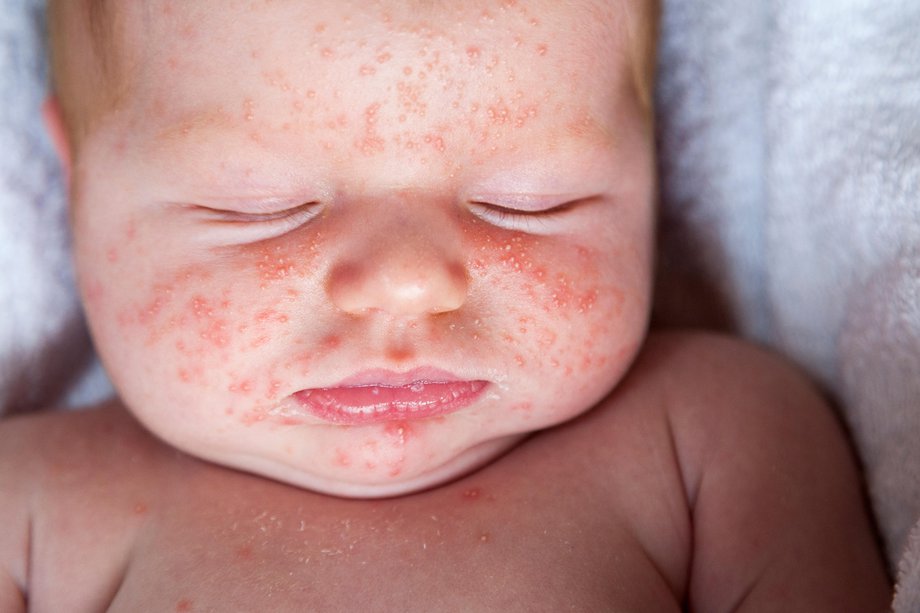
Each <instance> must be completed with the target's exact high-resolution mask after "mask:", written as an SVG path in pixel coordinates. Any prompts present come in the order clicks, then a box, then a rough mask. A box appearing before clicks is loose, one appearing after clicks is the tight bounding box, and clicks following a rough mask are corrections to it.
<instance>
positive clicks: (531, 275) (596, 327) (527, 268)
mask: <svg viewBox="0 0 920 613" xmlns="http://www.w3.org/2000/svg"><path fill="white" fill-rule="evenodd" d="M471 235H472V236H473V237H474V239H473V242H474V243H475V245H474V246H473V249H472V253H474V254H475V255H474V256H473V258H472V259H471V263H470V270H471V271H472V273H473V275H474V277H475V278H476V279H477V281H478V282H479V283H480V284H481V286H482V287H483V291H485V292H490V293H491V294H492V295H493V296H495V297H496V300H497V301H498V302H500V303H501V306H502V307H503V309H502V310H503V313H504V314H503V316H502V317H501V318H500V321H502V324H503V325H502V326H501V327H500V328H499V329H497V330H496V333H497V334H498V335H499V340H500V342H501V343H502V345H503V346H504V347H505V349H506V351H507V353H508V354H509V355H511V356H513V357H512V360H513V362H514V364H516V365H517V366H519V367H521V368H526V369H536V370H539V371H541V372H546V373H548V374H550V375H551V376H559V375H562V376H566V377H571V376H572V375H573V374H578V375H588V376H591V375H592V374H593V373H594V372H597V371H603V370H604V369H605V368H607V367H609V365H610V362H611V360H612V359H613V358H614V357H615V356H616V355H618V354H619V352H620V351H621V350H622V347H621V346H619V340H620V339H619V338H618V337H619V336H621V335H619V334H617V333H618V332H623V330H622V326H623V323H624V319H623V314H624V310H625V309H626V308H627V306H628V303H629V301H630V300H631V297H630V295H629V294H630V288H628V287H623V286H621V285H620V283H619V281H620V280H618V279H615V278H612V277H611V275H610V274H606V273H605V271H606V270H609V267H605V266H604V265H603V264H604V262H603V260H602V258H604V257H612V256H611V255H603V254H600V253H598V252H597V251H596V250H592V249H589V248H586V247H577V246H570V245H567V246H562V247H558V246H556V247H551V246H548V241H547V240H546V239H544V238H541V237H535V236H529V235H524V234H519V233H509V232H497V231H494V230H491V231H479V232H477V233H476V234H475V235H473V234H472V233H471ZM623 336H628V335H623ZM624 340H625V339H624Z"/></svg>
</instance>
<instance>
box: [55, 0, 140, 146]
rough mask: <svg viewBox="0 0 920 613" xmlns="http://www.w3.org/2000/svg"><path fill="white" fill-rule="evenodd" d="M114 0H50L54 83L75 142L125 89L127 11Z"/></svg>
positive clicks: (69, 130)
mask: <svg viewBox="0 0 920 613" xmlns="http://www.w3.org/2000/svg"><path fill="white" fill-rule="evenodd" d="M119 4H120V3H119V2H112V0H49V2H48V9H47V10H48V19H47V24H48V41H49V51H50V63H51V89H52V93H53V94H54V95H55V97H56V98H57V100H58V104H59V105H60V108H61V111H62V114H63V116H64V123H65V125H66V128H67V131H68V135H69V136H70V138H71V142H72V144H73V143H75V142H76V141H79V139H80V138H81V137H82V136H83V134H85V133H86V131H87V130H88V129H89V127H90V126H91V125H92V123H93V122H94V121H95V120H96V119H97V118H98V117H99V116H101V115H102V114H103V113H104V112H106V111H108V110H111V109H112V108H113V107H114V106H116V104H117V101H118V100H119V99H121V98H122V96H123V94H124V86H125V79H124V61H123V58H121V56H120V54H119V53H118V51H119V47H120V45H119V36H120V29H121V27H122V23H121V12H120V11H119V9H118V7H119Z"/></svg>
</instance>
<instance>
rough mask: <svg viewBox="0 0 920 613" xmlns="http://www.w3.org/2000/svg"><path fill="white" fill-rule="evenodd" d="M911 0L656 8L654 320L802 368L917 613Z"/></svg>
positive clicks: (918, 433) (916, 112)
mask: <svg viewBox="0 0 920 613" xmlns="http://www.w3.org/2000/svg"><path fill="white" fill-rule="evenodd" d="M918 33H920V3H918V2H915V1H914V0H900V1H897V0H887V1H883V2H878V1H874V0H835V1H834V2H830V1H827V0H772V1H769V2H768V1H766V0H761V1H759V2H744V3H739V2H731V1H730V0H711V1H709V2H685V1H683V0H673V1H672V2H666V8H665V17H664V32H663V38H662V56H661V62H660V64H661V74H660V79H659V117H660V128H659V133H660V143H661V159H662V164H661V167H662V190H663V192H662V195H663V200H664V209H663V213H662V217H663V218H662V239H661V281H660V288H661V291H660V293H659V299H658V300H659V305H658V316H659V319H660V320H663V321H666V322H702V323H707V324H711V325H717V326H725V327H728V328H729V329H733V330H737V331H739V332H741V333H742V334H744V335H747V336H749V337H751V338H753V339H757V340H760V341H762V342H764V343H766V344H769V345H771V346H773V347H775V348H777V349H779V350H780V351H782V352H783V353H785V354H787V355H789V356H790V357H792V358H793V359H795V360H796V361H798V362H799V363H800V364H801V365H802V366H804V367H805V368H807V369H808V370H809V371H810V372H811V373H812V375H813V376H815V378H816V379H818V380H819V381H820V382H821V383H823V385H824V386H825V389H826V390H827V391H828V393H829V394H831V395H832V397H833V398H834V399H835V400H836V401H837V402H838V403H839V405H840V407H841V410H842V415H843V416H844V418H845V421H846V423H847V424H848V425H849V427H850V429H851V431H852V434H853V438H854V440H855V442H856V444H857V447H858V451H859V454H860V457H861V459H862V462H863V465H864V468H865V474H866V479H867V482H868V485H869V492H870V495H871V499H872V503H873V508H874V510H875V513H876V516H877V519H878V521H879V526H880V529H881V533H882V537H883V540H884V543H885V546H886V553H887V556H888V559H889V561H890V563H891V566H892V570H893V571H895V570H896V569H897V565H898V560H901V565H900V572H901V574H902V575H903V577H902V580H901V589H900V591H899V600H898V602H897V610H898V611H899V612H903V613H916V612H917V611H920V533H917V537H916V538H914V539H913V541H912V545H911V548H908V540H907V537H908V534H909V532H910V530H911V527H912V526H913V525H914V524H915V523H916V522H917V520H918V518H920V36H918Z"/></svg>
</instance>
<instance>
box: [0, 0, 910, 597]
mask: <svg viewBox="0 0 920 613" xmlns="http://www.w3.org/2000/svg"><path fill="white" fill-rule="evenodd" d="M42 5H43V2H42V0H0V100H2V101H3V104H2V105H0V143H2V147H0V267H2V268H0V269H2V270H3V274H2V276H0V309H2V311H0V312H2V313H3V317H2V318H0V402H2V405H0V412H9V411H12V410H27V409H30V408H34V407H37V406H46V405H50V404H63V405H79V404H84V403H87V402H91V401H93V400H96V399H99V398H102V397H104V396H105V395H107V394H108V393H110V386H109V385H108V383H107V382H106V380H105V377H104V375H103V374H102V373H101V370H100V369H99V367H98V364H97V363H96V362H95V361H94V359H93V357H92V351H91V349H90V344H89V340H88V336H87V334H86V331H85V327H84V325H83V323H82V319H81V315H80V311H79V306H78V301H77V298H76V293H75V291H74V284H73V274H72V270H71V264H70V260H69V257H68V242H69V240H68V235H67V226H66V206H65V203H64V200H65V198H64V193H63V188H62V182H61V177H60V170H59V168H58V166H57V163H56V161H55V160H54V157H53V154H52V151H51V148H50V144H49V143H48V141H47V139H46V137H45V135H44V132H43V130H42V128H41V124H40V119H39V114H38V109H39V105H40V103H41V100H42V98H43V96H44V95H45V85H44V83H45V72H46V65H45V59H44V55H43V53H42V44H41V43H42V28H43V25H42V10H43V6H42ZM664 9H665V10H664V21H663V35H662V43H661V58H660V65H661V73H660V77H659V92H658V102H659V105H658V108H659V114H658V115H659V124H658V125H659V130H658V131H659V143H660V146H661V156H660V157H661V171H662V177H661V180H662V183H661V191H662V201H663V204H662V212H661V241H660V243H661V249H660V258H659V261H660V275H659V282H658V292H659V293H658V300H657V305H656V321H658V322H659V323H662V324H668V325H674V324H695V325H705V326H710V327H716V328H721V329H726V330H731V331H735V332H738V333H740V334H743V335H745V336H747V337H749V338H751V339H753V340H756V341H760V342H762V343H765V344H768V345H770V346H772V347H774V348H776V349H778V350H779V351H781V352H782V353H785V354H786V355H788V356H790V357H791V358H792V359H793V360H795V361H797V362H798V363H799V364H800V365H802V366H803V367H804V368H805V369H807V370H808V371H809V372H810V373H811V374H812V375H813V376H814V377H815V378H816V379H817V380H818V381H819V382H820V383H821V384H822V385H823V387H824V388H825V390H826V391H827V392H828V394H829V395H831V397H832V398H833V399H834V400H835V401H836V402H837V403H838V405H839V406H840V409H841V415H842V417H843V419H844V421H845V422H846V424H847V425H848V426H849V427H850V429H851V431H852V435H853V439H854V442H855V443H856V446H857V450H858V453H859V455H860V458H861V460H862V462H863V466H864V468H865V474H866V479H867V484H868V489H869V492H870V496H871V501H872V504H873V509H874V511H875V513H876V516H877V519H878V521H879V526H880V530H881V533H882V536H883V540H884V543H885V546H886V554H887V556H888V559H889V562H890V564H891V569H892V572H893V573H898V576H900V586H899V589H898V592H897V600H896V603H895V606H896V610H897V611H898V613H916V611H918V610H920V527H918V529H917V530H916V531H915V532H914V536H913V538H911V539H909V534H910V533H911V528H912V526H914V525H915V524H916V523H917V521H918V518H920V441H918V439H920V59H918V58H920V37H918V36H917V35H916V33H917V32H920V3H916V2H914V1H913V0H889V1H887V2H881V3H880V2H877V1H874V0H840V1H835V2H828V1H827V0H752V1H750V2H743V3H739V2H732V1H730V0H709V1H706V2H687V1H686V0H670V1H668V0H665V6H664Z"/></svg>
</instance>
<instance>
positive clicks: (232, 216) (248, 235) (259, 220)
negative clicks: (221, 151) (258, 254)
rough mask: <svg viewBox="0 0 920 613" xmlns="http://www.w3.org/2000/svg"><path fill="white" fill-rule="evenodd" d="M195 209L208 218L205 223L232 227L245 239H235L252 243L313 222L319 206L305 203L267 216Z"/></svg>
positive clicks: (227, 210)
mask: <svg viewBox="0 0 920 613" xmlns="http://www.w3.org/2000/svg"><path fill="white" fill-rule="evenodd" d="M195 208H196V209H198V210H200V211H202V212H204V213H205V215H207V217H208V220H209V221H210V222H212V223H214V224H217V225H220V226H222V227H231V226H232V227H233V228H232V229H233V231H234V232H238V233H242V234H243V235H244V236H243V237H242V238H240V237H239V236H237V238H238V239H239V240H240V242H243V243H253V242H258V241H261V240H265V239H268V238H273V237H275V236H280V235H282V234H286V233H287V232H290V231H291V230H294V229H295V228H299V227H300V226H303V225H304V224H306V223H309V222H310V221H312V220H313V219H314V218H315V217H317V216H318V215H319V214H320V212H321V208H320V203H319V202H304V203H303V204H299V205H297V206H293V207H290V208H287V209H281V210H278V211H271V212H268V213H247V212H243V211H234V210H229V209H219V208H214V207H209V206H203V205H196V206H195Z"/></svg>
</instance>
